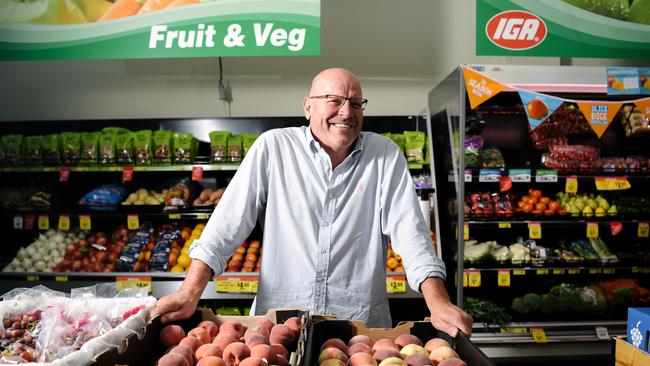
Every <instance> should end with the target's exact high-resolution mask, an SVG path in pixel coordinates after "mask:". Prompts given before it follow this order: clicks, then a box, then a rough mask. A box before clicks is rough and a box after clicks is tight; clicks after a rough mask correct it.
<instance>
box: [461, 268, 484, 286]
mask: <svg viewBox="0 0 650 366" xmlns="http://www.w3.org/2000/svg"><path fill="white" fill-rule="evenodd" d="M465 274H466V275H467V287H481V271H477V270H466V271H465ZM464 279H465V276H464V275H463V283H464V282H465V281H464Z"/></svg>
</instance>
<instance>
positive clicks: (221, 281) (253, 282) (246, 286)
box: [215, 276, 259, 294]
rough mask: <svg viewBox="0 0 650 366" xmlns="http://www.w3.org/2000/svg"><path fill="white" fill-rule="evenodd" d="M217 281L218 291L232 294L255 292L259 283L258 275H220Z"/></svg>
mask: <svg viewBox="0 0 650 366" xmlns="http://www.w3.org/2000/svg"><path fill="white" fill-rule="evenodd" d="M215 282H216V287H217V292H224V293H231V294H255V293H257V286H258V284H259V280H258V278H257V277H231V276H218V277H217V280H216V281H215Z"/></svg>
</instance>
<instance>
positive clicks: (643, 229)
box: [637, 222, 649, 238]
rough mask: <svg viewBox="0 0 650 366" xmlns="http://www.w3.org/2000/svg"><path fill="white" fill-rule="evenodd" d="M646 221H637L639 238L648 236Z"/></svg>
mask: <svg viewBox="0 0 650 366" xmlns="http://www.w3.org/2000/svg"><path fill="white" fill-rule="evenodd" d="M648 227H649V225H648V223H647V222H639V227H638V229H637V234H638V237H639V238H647V237H648V231H649V230H648Z"/></svg>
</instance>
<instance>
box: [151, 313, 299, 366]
mask: <svg viewBox="0 0 650 366" xmlns="http://www.w3.org/2000/svg"><path fill="white" fill-rule="evenodd" d="M301 327H302V321H301V320H300V318H298V317H291V318H288V319H287V320H285V321H284V323H282V324H274V323H273V322H272V321H270V320H268V319H262V320H258V321H256V322H255V323H254V324H253V325H252V326H251V327H249V328H247V327H245V326H244V325H243V324H242V323H241V322H239V321H237V320H228V321H225V322H223V323H221V324H220V325H217V324H216V323H215V322H213V321H211V320H204V321H202V322H200V323H199V324H198V325H197V326H196V327H195V328H194V329H192V330H190V331H189V332H188V333H187V334H185V331H184V330H183V328H181V327H180V326H178V325H168V326H166V327H164V328H163V329H162V330H161V332H160V336H159V341H160V345H161V346H163V347H164V348H167V352H166V353H165V355H163V356H162V357H161V358H160V359H159V360H158V363H157V364H158V366H193V365H196V366H268V365H278V366H289V350H290V349H291V350H292V349H294V348H295V344H296V341H297V340H298V336H299V334H300V328H301Z"/></svg>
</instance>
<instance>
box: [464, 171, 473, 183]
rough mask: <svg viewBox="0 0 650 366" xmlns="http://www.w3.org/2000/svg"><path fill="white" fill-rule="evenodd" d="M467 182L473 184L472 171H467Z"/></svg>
mask: <svg viewBox="0 0 650 366" xmlns="http://www.w3.org/2000/svg"><path fill="white" fill-rule="evenodd" d="M465 182H467V183H471V182H472V169H465Z"/></svg>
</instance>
